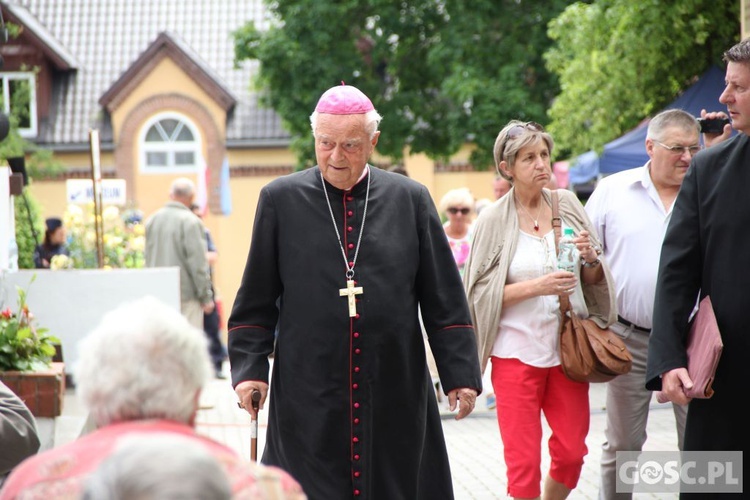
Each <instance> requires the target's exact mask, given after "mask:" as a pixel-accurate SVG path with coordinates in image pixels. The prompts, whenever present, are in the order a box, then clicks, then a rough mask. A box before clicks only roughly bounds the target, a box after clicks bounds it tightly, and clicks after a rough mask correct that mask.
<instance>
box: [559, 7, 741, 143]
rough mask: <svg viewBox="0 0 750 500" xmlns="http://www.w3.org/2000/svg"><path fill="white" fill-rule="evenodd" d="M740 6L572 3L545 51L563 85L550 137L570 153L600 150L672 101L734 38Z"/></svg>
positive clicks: (719, 56) (719, 55)
mask: <svg viewBox="0 0 750 500" xmlns="http://www.w3.org/2000/svg"><path fill="white" fill-rule="evenodd" d="M739 10H740V9H739V2H737V1H735V0H676V1H669V2H663V1H659V0H648V1H646V0H641V1H637V2H634V1H632V0H596V1H594V2H593V3H591V4H583V3H576V4H573V5H570V6H569V7H568V8H567V9H566V10H565V12H563V13H562V15H560V16H559V17H558V18H556V19H555V20H554V21H552V22H551V23H550V26H549V35H550V37H551V38H552V39H553V40H555V45H554V46H553V47H552V48H550V49H549V50H548V51H547V53H546V54H545V58H546V61H547V65H548V68H549V69H550V70H551V71H553V72H554V73H555V74H556V75H558V76H559V79H560V87H561V91H560V94H559V95H558V96H557V98H556V99H555V101H554V104H553V105H552V107H551V108H550V110H549V118H550V125H549V129H550V131H551V132H552V134H553V135H554V137H555V141H556V142H557V143H558V145H559V146H560V147H561V149H562V150H563V151H565V152H567V153H568V154H570V155H578V154H581V153H584V152H586V151H588V150H591V149H594V150H596V151H598V152H601V150H602V148H603V146H604V144H606V143H607V142H609V141H610V140H612V139H614V138H616V137H619V136H620V135H622V134H623V133H624V132H627V131H628V130H630V129H632V128H634V127H635V126H636V125H637V124H638V123H639V122H640V121H641V120H643V119H644V118H645V117H647V116H650V115H652V114H653V113H654V112H656V111H658V110H660V109H661V108H663V107H664V106H666V105H667V104H669V103H670V102H671V101H672V100H674V98H675V97H676V96H677V95H678V94H679V92H680V91H681V90H683V89H685V88H687V87H688V86H689V85H690V84H691V83H693V82H694V81H695V80H696V79H697V78H698V77H699V76H700V75H701V74H702V73H703V72H704V71H705V70H706V69H708V68H709V67H710V65H712V64H719V65H721V55H722V53H723V52H724V51H725V50H726V49H728V48H729V47H730V46H732V45H734V44H735V43H736V42H738V41H739V33H740V24H739V19H740V12H739ZM722 67H723V66H722ZM717 97H718V96H717ZM716 104H717V109H718V107H719V103H718V101H717V103H716Z"/></svg>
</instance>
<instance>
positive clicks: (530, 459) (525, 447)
mask: <svg viewBox="0 0 750 500" xmlns="http://www.w3.org/2000/svg"><path fill="white" fill-rule="evenodd" d="M491 359H492V387H493V388H494V390H495V396H496V398H497V421H498V424H499V426H500V437H501V438H502V440H503V448H504V456H505V465H506V467H507V474H508V495H510V496H512V497H520V498H536V497H538V496H539V495H540V494H541V480H542V475H541V461H542V452H541V450H542V447H541V445H542V421H541V412H544V417H545V418H546V419H547V423H548V424H549V426H550V429H551V430H552V435H551V436H550V439H549V454H550V459H551V464H550V470H549V475H550V477H552V479H554V480H555V481H557V482H559V483H562V484H564V485H565V486H567V487H568V488H570V489H571V490H572V489H573V488H575V487H576V485H577V484H578V478H579V477H580V475H581V468H582V467H583V457H584V456H585V455H586V453H588V448H586V434H588V431H589V419H590V412H589V384H588V383H580V382H573V381H572V380H569V379H568V378H567V377H566V376H565V374H564V373H563V371H562V368H561V367H560V366H555V367H552V368H536V367H534V366H529V365H526V364H524V363H522V362H521V361H519V360H517V359H510V358H497V357H494V356H493V357H492V358H491Z"/></svg>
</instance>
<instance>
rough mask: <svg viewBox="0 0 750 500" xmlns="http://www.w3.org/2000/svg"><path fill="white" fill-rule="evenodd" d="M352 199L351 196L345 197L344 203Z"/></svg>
mask: <svg viewBox="0 0 750 500" xmlns="http://www.w3.org/2000/svg"><path fill="white" fill-rule="evenodd" d="M353 199H354V197H353V196H347V197H346V201H352V200H353Z"/></svg>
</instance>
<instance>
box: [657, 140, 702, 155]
mask: <svg viewBox="0 0 750 500" xmlns="http://www.w3.org/2000/svg"><path fill="white" fill-rule="evenodd" d="M654 142H655V143H656V144H658V145H659V146H661V147H663V148H664V149H666V150H667V151H669V152H670V153H672V154H673V155H675V156H677V155H680V156H682V154H683V153H690V156H695V154H696V153H697V152H698V151H700V150H701V147H700V146H699V145H697V144H696V145H694V146H667V145H666V144H663V143H661V142H659V141H656V140H654Z"/></svg>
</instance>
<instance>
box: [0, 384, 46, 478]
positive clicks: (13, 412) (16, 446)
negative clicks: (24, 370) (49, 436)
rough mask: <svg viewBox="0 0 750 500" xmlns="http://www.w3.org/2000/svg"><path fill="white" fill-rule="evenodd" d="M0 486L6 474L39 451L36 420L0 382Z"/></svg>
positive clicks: (22, 403)
mask: <svg viewBox="0 0 750 500" xmlns="http://www.w3.org/2000/svg"><path fill="white" fill-rule="evenodd" d="M0 450H2V452H0V486H2V484H3V481H4V480H5V477H6V476H7V474H8V473H9V472H10V471H11V470H12V469H13V467H15V466H16V465H18V464H19V463H21V462H22V461H23V460H24V459H25V458H27V457H30V456H31V455H33V454H35V453H36V452H37V451H39V435H38V434H37V429H36V420H34V416H33V415H32V414H31V412H30V411H29V409H28V408H27V407H26V405H25V404H24V402H23V401H22V400H21V398H19V397H18V396H16V394H15V393H14V392H13V391H11V390H10V389H9V388H8V386H6V385H5V384H3V383H2V382H0Z"/></svg>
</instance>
